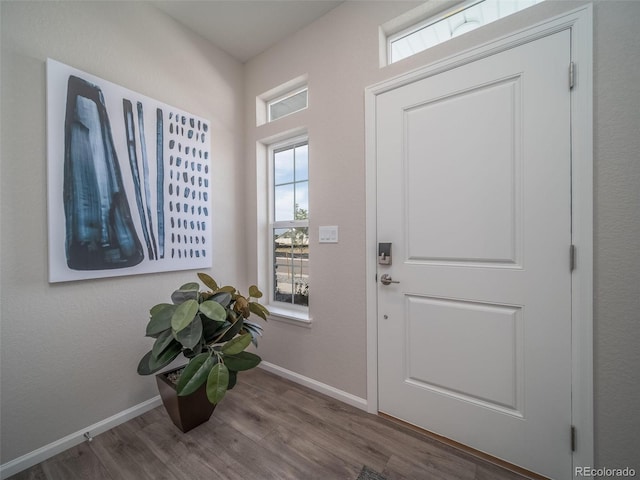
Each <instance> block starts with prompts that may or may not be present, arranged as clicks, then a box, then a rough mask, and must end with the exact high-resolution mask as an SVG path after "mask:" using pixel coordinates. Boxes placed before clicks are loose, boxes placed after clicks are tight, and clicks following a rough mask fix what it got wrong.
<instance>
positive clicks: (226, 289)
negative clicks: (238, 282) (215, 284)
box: [215, 285, 236, 295]
mask: <svg viewBox="0 0 640 480" xmlns="http://www.w3.org/2000/svg"><path fill="white" fill-rule="evenodd" d="M220 292H226V293H230V294H231V295H233V294H234V293H236V287H232V286H231V285H226V286H224V287H221V288H219V289H218V290H216V292H215V293H220Z"/></svg>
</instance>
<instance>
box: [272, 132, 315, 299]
mask: <svg viewBox="0 0 640 480" xmlns="http://www.w3.org/2000/svg"><path fill="white" fill-rule="evenodd" d="M271 179H272V180H271V186H272V196H271V197H272V202H271V218H272V221H271V245H272V249H273V256H272V260H273V271H272V274H273V277H272V278H273V282H272V286H271V299H270V300H272V301H273V302H278V304H280V305H282V306H286V307H291V308H293V309H298V310H306V309H307V308H308V306H309V144H308V141H307V139H306V138H305V139H297V141H293V142H290V143H287V144H284V145H283V144H280V145H279V146H277V147H275V148H272V149H271ZM285 304H286V305H285Z"/></svg>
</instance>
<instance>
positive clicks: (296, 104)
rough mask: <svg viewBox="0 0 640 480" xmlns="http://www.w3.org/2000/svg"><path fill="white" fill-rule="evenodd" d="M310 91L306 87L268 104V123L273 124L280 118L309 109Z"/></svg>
mask: <svg viewBox="0 0 640 480" xmlns="http://www.w3.org/2000/svg"><path fill="white" fill-rule="evenodd" d="M308 91H309V90H308V88H307V87H306V86H304V87H302V88H300V89H297V90H295V91H293V92H289V93H287V94H286V95H284V96H282V97H278V98H276V99H274V100H271V101H269V102H267V112H268V118H267V121H268V122H273V121H274V120H277V119H278V118H282V117H286V116H287V115H291V114H292V113H296V112H299V111H300V110H304V109H305V108H307V102H308Z"/></svg>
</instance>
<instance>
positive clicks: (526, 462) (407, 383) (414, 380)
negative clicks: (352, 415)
mask: <svg viewBox="0 0 640 480" xmlns="http://www.w3.org/2000/svg"><path fill="white" fill-rule="evenodd" d="M589 13H590V12H589ZM573 22H574V23H568V24H567V25H568V27H565V28H559V27H558V24H561V23H562V22H556V25H555V27H554V28H551V29H549V31H548V32H547V34H546V35H541V34H540V29H538V31H537V32H536V35H535V38H536V39H539V40H537V41H535V42H529V41H526V42H524V41H518V42H514V45H512V46H507V47H505V46H504V45H503V48H496V47H495V45H494V46H493V48H494V51H495V54H487V50H490V49H488V48H486V46H485V48H484V50H483V49H480V50H481V52H480V54H477V59H476V60H474V59H473V55H469V57H468V59H467V60H466V61H459V59H458V61H452V62H450V63H451V65H452V66H451V68H442V67H439V69H438V68H435V69H434V70H436V72H435V74H433V75H424V74H423V75H422V76H418V78H417V79H415V80H414V81H408V80H407V79H406V78H405V79H400V80H399V81H398V82H397V84H396V85H391V86H390V85H385V86H378V87H375V88H372V89H369V91H368V94H369V97H368V112H369V113H370V114H369V116H368V122H369V127H370V128H369V130H368V132H369V140H371V137H372V135H371V123H372V122H373V121H374V118H373V117H374V115H375V133H374V135H373V138H374V139H375V143H373V142H371V141H370V142H369V143H368V145H369V155H368V167H369V172H371V166H372V165H375V166H376V178H377V183H376V184H375V194H376V195H377V197H378V199H377V200H378V201H377V206H376V212H375V213H376V216H377V231H376V232H375V237H374V241H373V242H372V241H371V240H372V236H373V234H372V229H371V228H370V229H369V231H368V240H369V246H370V248H371V250H374V251H375V249H376V245H375V241H376V240H377V241H385V242H386V241H390V242H393V252H392V253H393V264H392V265H391V266H389V267H387V266H379V267H378V269H377V273H378V274H380V275H382V274H384V273H387V274H390V275H392V276H393V277H394V279H395V280H398V281H400V282H401V283H400V284H391V285H389V286H382V285H380V284H377V285H376V284H374V285H373V286H372V285H371V284H369V290H368V291H369V292H373V291H375V292H376V295H377V298H378V305H377V306H376V308H373V307H372V306H371V303H370V304H369V310H368V312H369V315H370V317H369V324H368V325H369V328H370V329H372V330H374V332H375V334H376V335H375V336H373V335H371V333H372V332H371V331H370V332H369V348H370V350H373V351H375V352H376V353H377V355H376V360H378V363H377V365H376V367H377V368H375V369H373V370H377V372H376V373H377V374H378V376H377V377H376V378H375V380H374V382H373V383H377V381H378V377H379V383H378V385H377V388H376V393H378V395H379V398H378V399H377V400H378V402H379V403H378V402H373V403H376V405H375V407H376V410H377V409H379V410H380V411H384V412H386V413H389V414H391V415H394V416H397V417H400V418H403V419H404V420H407V421H409V422H411V423H416V424H418V425H420V426H422V427H424V428H426V429H428V430H432V431H435V432H436V433H439V434H442V435H444V436H447V437H450V438H453V439H454V440H457V441H459V442H461V443H465V444H468V445H470V446H472V447H474V448H476V449H478V450H482V451H486V452H488V453H490V454H492V455H495V456H497V457H500V458H504V459H506V460H507V461H510V462H512V463H515V464H519V465H521V466H523V467H525V468H529V469H531V470H534V471H538V472H540V473H543V474H547V475H550V476H552V477H553V478H570V477H571V451H570V443H569V441H568V439H569V431H570V430H569V428H570V425H571V423H572V421H573V422H574V423H575V420H580V419H575V420H572V414H571V404H572V398H571V386H572V383H573V385H574V386H576V387H577V388H579V389H580V390H581V391H586V390H585V388H584V387H585V384H587V385H588V383H589V382H588V381H585V380H584V373H585V369H584V368H583V370H582V375H576V372H573V373H574V377H573V379H572V370H571V366H572V361H573V362H574V364H575V361H576V359H577V358H579V357H580V356H582V358H585V357H586V358H587V359H589V358H590V349H589V348H585V347H584V345H582V346H581V347H582V349H583V350H585V349H586V350H587V353H586V355H585V354H584V352H577V351H576V347H577V346H576V345H574V350H573V351H572V337H573V338H574V339H575V338H576V336H580V337H581V338H582V339H584V338H585V336H587V337H588V334H587V335H585V333H584V330H588V327H589V326H590V321H587V322H586V323H587V325H586V326H585V325H584V324H583V325H582V327H583V328H582V330H580V329H578V331H579V332H580V333H579V334H577V333H576V331H572V324H571V309H572V304H573V307H574V312H575V310H576V308H575V307H576V306H578V307H580V309H581V310H582V311H587V313H590V312H589V309H588V308H586V307H584V306H583V304H584V303H585V302H584V298H582V299H581V297H580V295H584V291H583V292H582V294H581V293H580V292H579V291H576V289H575V287H576V286H578V287H581V288H582V289H583V290H584V284H589V281H590V268H585V270H584V271H583V275H585V276H586V277H587V278H586V280H585V279H584V278H582V279H578V280H579V281H576V279H574V292H573V293H572V291H571V282H572V274H571V272H570V271H569V268H568V250H569V245H570V244H571V242H572V241H573V242H574V243H575V242H576V237H577V239H578V240H579V241H580V243H581V246H582V247H584V249H585V250H588V247H589V246H590V241H589V240H584V231H588V228H585V225H584V224H585V223H586V224H587V226H588V225H589V222H588V221H585V220H584V219H582V220H580V221H579V222H576V221H575V219H574V222H573V223H574V230H579V232H577V234H576V232H575V231H574V238H573V240H572V238H571V228H572V219H571V210H570V207H571V182H572V180H571V178H570V172H571V166H572V165H571V148H572V147H573V148H574V150H575V149H576V145H575V138H574V139H573V141H574V144H572V138H571V132H570V129H571V123H570V116H571V113H572V112H574V114H575V111H576V108H575V103H574V105H573V106H572V105H571V103H570V97H569V90H568V82H567V69H568V65H569V62H570V61H571V59H572V57H571V51H570V47H571V46H572V43H571V42H572V39H571V38H570V36H571V33H573V32H572V28H574V27H573V25H574V24H575V20H574V21H573ZM575 38H576V35H575V33H574V35H573V42H574V43H575ZM575 50H576V49H575V45H574V51H575ZM476 53H477V52H476ZM559 85H560V87H559ZM583 88H584V87H583ZM372 110H374V112H372ZM589 111H590V110H589ZM549 112H553V114H552V115H550V114H549ZM574 124H575V122H574ZM574 137H575V135H574ZM372 149H375V152H371V150H372ZM372 158H373V160H372ZM575 163H576V162H575V161H574V166H573V168H574V170H576V169H578V170H580V166H579V165H578V166H577V167H576V165H575ZM585 171H586V173H585ZM589 172H590V170H589V168H583V169H582V171H581V173H579V175H578V177H579V180H580V181H581V182H582V181H583V180H584V177H588V176H589ZM575 176H576V173H575V172H574V177H575ZM368 181H369V187H370V188H369V190H368V193H369V194H370V197H369V198H370V199H371V198H372V196H371V190H372V188H373V184H372V183H371V178H370V176H369V177H368ZM574 182H575V180H574ZM574 187H575V185H574ZM574 190H575V188H574ZM585 191H589V189H588V188H585V187H584V186H582V190H581V191H580V192H578V194H577V195H576V192H575V191H574V198H573V200H574V202H575V200H576V196H577V197H580V196H581V195H583V193H584V192H585ZM575 210H576V209H575V208H574V216H575V213H576V212H575ZM578 210H580V214H582V213H583V212H584V211H589V208H588V205H587V206H584V205H582V206H581V207H580V208H579V209H578ZM369 220H371V217H369ZM581 222H582V223H581ZM576 227H579V228H576ZM371 250H370V251H371ZM372 253H374V252H372ZM587 263H588V262H587ZM582 267H589V265H582ZM371 270H374V267H371V268H370V271H371ZM373 312H375V316H376V319H377V320H379V322H380V323H379V324H377V323H376V324H375V325H374V321H375V319H374V320H372V318H371V314H372V313H373ZM385 316H386V318H385ZM587 320H590V319H587ZM574 330H575V329H574ZM373 338H375V339H376V343H375V345H373ZM372 345H373V348H372ZM369 360H370V362H371V361H372V355H371V351H370V355H369ZM371 370H372V368H370V370H369V373H370V375H369V381H370V383H371V380H372V376H371ZM587 374H588V372H587ZM370 386H371V385H370ZM369 392H370V393H371V388H370V389H369ZM370 400H371V399H370ZM575 403H576V402H575V401H574V404H575ZM584 403H587V404H589V402H584V401H583V404H582V405H579V407H580V411H581V412H582V413H581V418H582V419H581V420H580V421H581V422H582V425H585V426H586V427H588V426H589V417H588V416H587V417H586V420H585V416H584V411H585V410H588V408H589V405H587V408H586V409H585V405H584ZM574 409H575V408H574ZM370 410H372V409H371V408H370ZM574 416H575V415H574ZM591 428H592V426H591ZM583 432H584V433H585V434H587V433H588V432H587V431H583ZM591 441H592V440H591ZM589 443H590V439H589V437H588V436H587V438H585V445H583V447H584V449H583V450H582V451H581V458H584V459H589V458H592V449H590V448H589ZM591 445H592V443H591ZM559 452H561V453H559Z"/></svg>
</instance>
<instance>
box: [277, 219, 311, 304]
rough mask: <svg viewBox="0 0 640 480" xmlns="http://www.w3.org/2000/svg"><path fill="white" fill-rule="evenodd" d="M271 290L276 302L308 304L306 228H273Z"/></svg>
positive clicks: (307, 245) (307, 237) (307, 239)
mask: <svg viewBox="0 0 640 480" xmlns="http://www.w3.org/2000/svg"><path fill="white" fill-rule="evenodd" d="M273 251H274V283H273V284H274V291H273V298H274V300H275V301H277V302H285V303H289V304H294V305H303V306H308V305H309V228H308V227H300V228H276V229H274V231H273Z"/></svg>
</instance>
